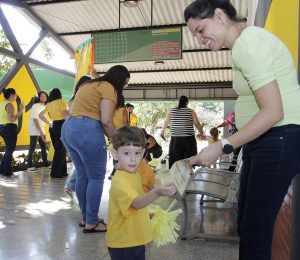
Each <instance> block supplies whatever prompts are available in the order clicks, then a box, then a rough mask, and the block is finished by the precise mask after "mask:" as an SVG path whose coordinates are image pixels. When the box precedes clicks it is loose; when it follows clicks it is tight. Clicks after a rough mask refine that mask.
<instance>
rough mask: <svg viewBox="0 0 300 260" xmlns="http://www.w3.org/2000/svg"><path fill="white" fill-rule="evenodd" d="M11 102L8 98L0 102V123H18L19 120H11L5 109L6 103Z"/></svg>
mask: <svg viewBox="0 0 300 260" xmlns="http://www.w3.org/2000/svg"><path fill="white" fill-rule="evenodd" d="M8 103H10V102H9V101H8V100H6V99H5V100H3V101H1V102H0V125H6V124H16V125H17V124H18V120H15V121H13V122H12V121H9V119H8V114H7V111H6V109H5V107H6V105H7V104H8Z"/></svg>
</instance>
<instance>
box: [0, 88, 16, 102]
mask: <svg viewBox="0 0 300 260" xmlns="http://www.w3.org/2000/svg"><path fill="white" fill-rule="evenodd" d="M2 92H3V95H4V98H5V99H9V97H10V96H11V95H15V94H16V90H15V89H14V88H6V89H3V90H2Z"/></svg>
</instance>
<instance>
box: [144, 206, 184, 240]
mask: <svg viewBox="0 0 300 260" xmlns="http://www.w3.org/2000/svg"><path fill="white" fill-rule="evenodd" d="M148 211H149V213H150V214H153V217H152V218H151V224H152V229H153V234H154V243H155V244H156V245H157V246H161V245H166V244H168V243H175V242H176V239H177V237H178V234H177V232H176V230H179V229H180V226H179V225H178V224H177V223H176V218H177V216H178V215H179V214H180V213H182V210H181V209H177V210H173V211H170V212H169V211H168V210H163V209H162V208H161V207H160V206H158V205H150V206H149V207H148Z"/></svg>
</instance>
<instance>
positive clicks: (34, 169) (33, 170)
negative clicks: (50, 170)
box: [27, 167, 37, 172]
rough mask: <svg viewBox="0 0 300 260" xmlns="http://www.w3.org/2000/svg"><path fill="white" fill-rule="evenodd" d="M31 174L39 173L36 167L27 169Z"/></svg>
mask: <svg viewBox="0 0 300 260" xmlns="http://www.w3.org/2000/svg"><path fill="white" fill-rule="evenodd" d="M27 170H28V171H29V172H37V170H36V168H35V167H30V168H28V169H27Z"/></svg>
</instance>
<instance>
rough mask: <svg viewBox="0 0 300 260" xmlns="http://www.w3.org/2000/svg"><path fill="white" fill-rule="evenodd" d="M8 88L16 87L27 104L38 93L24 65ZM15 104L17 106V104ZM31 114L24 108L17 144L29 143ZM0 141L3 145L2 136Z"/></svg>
mask: <svg viewBox="0 0 300 260" xmlns="http://www.w3.org/2000/svg"><path fill="white" fill-rule="evenodd" d="M7 88H14V89H15V90H16V92H17V95H18V96H19V97H20V99H21V100H22V101H23V102H24V104H25V105H27V104H28V103H29V102H30V100H31V98H32V97H33V96H34V95H35V94H36V93H37V89H36V88H35V86H34V84H33V82H32V80H31V77H30V75H29V73H28V71H27V69H26V67H25V66H24V65H23V66H22V67H21V69H20V70H19V71H18V73H17V74H16V75H15V77H14V78H13V79H12V80H11V82H10V83H9V85H8V86H7ZM3 98H4V97H3V95H1V100H3ZM14 105H15V108H16V104H14ZM29 116H30V110H29V111H28V112H25V109H24V112H23V123H22V129H21V131H20V133H19V134H18V141H17V145H29V132H28V122H29ZM48 132H49V131H48V129H46V133H47V137H46V139H47V141H49V140H50V136H49V134H48ZM0 138H1V137H0ZM0 142H1V145H2V144H3V139H2V138H1V140H0Z"/></svg>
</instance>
